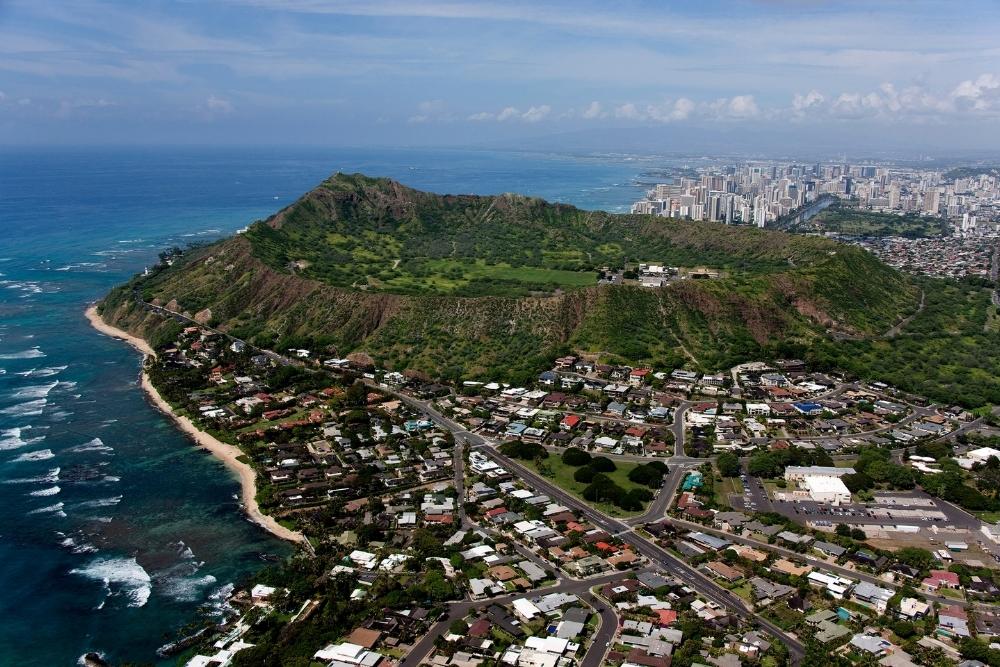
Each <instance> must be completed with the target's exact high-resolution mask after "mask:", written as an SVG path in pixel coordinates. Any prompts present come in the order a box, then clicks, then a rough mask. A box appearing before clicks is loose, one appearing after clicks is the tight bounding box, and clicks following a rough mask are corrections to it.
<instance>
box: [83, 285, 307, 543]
mask: <svg viewBox="0 0 1000 667" xmlns="http://www.w3.org/2000/svg"><path fill="white" fill-rule="evenodd" d="M84 314H85V316H86V317H87V320H88V321H89V322H90V324H91V326H93V327H94V328H95V329H97V331H99V332H100V333H102V334H105V335H106V336H110V337H112V338H117V339H119V340H123V341H125V342H127V343H128V344H129V345H131V346H132V347H134V348H135V349H137V350H139V351H140V352H142V354H143V361H145V359H146V358H147V357H155V356H156V353H155V352H154V351H153V349H152V348H151V347H150V346H149V344H148V343H147V342H146V341H145V340H143V339H142V338H139V337H137V336H133V335H131V334H129V333H128V332H126V331H122V330H121V329H118V328H117V327H113V326H111V325H110V324H108V323H107V322H105V321H104V320H103V319H102V318H101V316H100V315H99V314H98V313H97V306H96V305H94V304H92V305H90V306H89V307H88V308H87V310H86V311H85V313H84ZM140 385H141V386H142V389H143V391H144V392H145V393H146V396H147V397H148V398H149V400H150V402H151V403H152V404H153V405H154V406H155V407H156V408H157V409H158V410H159V411H160V412H163V413H164V414H166V415H167V416H168V417H170V418H171V419H172V420H173V422H174V423H175V424H176V425H177V427H178V428H179V429H180V430H181V431H183V432H184V434H185V435H186V436H188V437H189V438H191V439H192V440H193V441H194V442H195V443H196V444H197V445H198V446H199V447H204V448H205V449H207V450H208V451H209V452H211V453H212V455H213V456H215V457H216V458H218V459H219V460H221V461H222V462H223V463H224V464H225V466H226V467H227V468H229V470H230V471H232V472H233V473H235V474H236V476H237V477H238V478H239V480H240V489H241V498H242V500H243V507H244V511H245V512H246V514H247V516H248V517H249V518H250V520H251V521H252V522H254V523H256V524H257V525H259V526H260V527H261V528H263V529H264V530H266V531H268V532H269V533H271V534H272V535H274V536H275V537H279V538H281V539H283V540H288V541H289V542H295V543H306V538H305V536H304V535H303V534H302V533H300V532H298V531H294V530H291V529H290V528H286V527H285V526H282V525H281V524H280V523H278V522H277V521H276V520H275V519H274V518H273V517H270V516H268V515H266V514H264V513H263V512H262V511H261V510H260V506H259V505H258V504H257V473H256V472H255V471H254V469H253V468H252V467H251V466H250V465H249V464H247V463H244V462H243V461H240V460H239V459H238V458H237V457H239V456H241V455H242V454H243V452H242V451H240V449H239V448H238V447H236V446H234V445H230V444H228V443H225V442H222V441H221V440H218V439H217V438H215V437H214V436H212V435H211V434H209V433H206V432H204V431H202V430H200V429H199V428H198V427H197V426H196V425H195V424H194V422H192V421H191V420H190V419H189V418H187V417H184V416H182V415H178V414H177V413H175V412H174V411H173V408H171V407H170V404H169V403H167V402H166V401H165V400H164V399H163V397H162V396H160V392H158V391H157V390H156V387H154V386H153V383H152V382H151V381H150V379H149V375H148V374H147V373H146V370H145V365H144V367H143V371H142V376H141V381H140Z"/></svg>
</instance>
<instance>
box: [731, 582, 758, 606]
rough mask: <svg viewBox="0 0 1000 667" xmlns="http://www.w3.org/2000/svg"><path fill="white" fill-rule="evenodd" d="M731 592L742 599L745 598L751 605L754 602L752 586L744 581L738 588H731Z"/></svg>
mask: <svg viewBox="0 0 1000 667" xmlns="http://www.w3.org/2000/svg"><path fill="white" fill-rule="evenodd" d="M730 590H731V591H732V592H733V593H736V594H737V595H739V596H740V597H741V598H743V599H744V600H746V601H747V602H750V603H752V602H753V591H752V590H750V584H748V583H747V582H745V581H744V582H743V583H742V584H740V585H739V586H737V587H736V588H731V589H730Z"/></svg>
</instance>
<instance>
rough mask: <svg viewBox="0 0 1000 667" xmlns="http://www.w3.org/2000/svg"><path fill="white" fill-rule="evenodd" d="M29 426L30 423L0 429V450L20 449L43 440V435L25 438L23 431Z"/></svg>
mask: <svg viewBox="0 0 1000 667" xmlns="http://www.w3.org/2000/svg"><path fill="white" fill-rule="evenodd" d="M30 428H31V426H30V425H29V426H17V427H15V428H5V429H3V430H2V431H0V452H2V451H7V450H10V449H20V448H21V447H26V446H27V445H33V444H35V443H37V442H41V441H42V440H45V436H44V435H39V436H35V437H34V438H25V437H24V432H25V431H27V430H29V429H30Z"/></svg>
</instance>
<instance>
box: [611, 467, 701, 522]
mask: <svg viewBox="0 0 1000 667" xmlns="http://www.w3.org/2000/svg"><path fill="white" fill-rule="evenodd" d="M696 465H698V464H697V463H672V464H671V465H670V472H668V473H667V474H666V476H664V478H663V486H661V487H660V491H659V493H657V495H656V497H655V498H653V501H652V502H651V503H650V504H649V507H648V508H647V509H646V512H645V513H644V514H642V515H640V516H636V517H632V518H631V519H626V520H625V523H627V524H628V525H630V526H641V525H642V524H644V523H652V522H654V521H659V520H660V519H662V518H663V517H664V516H665V515H666V513H667V508H668V507H670V503H671V501H672V500H673V499H674V496H676V495H677V488H678V487H679V486H680V485H681V482H682V481H684V478H685V477H686V476H687V473H688V470H690V469H691V468H692V467H694V466H696Z"/></svg>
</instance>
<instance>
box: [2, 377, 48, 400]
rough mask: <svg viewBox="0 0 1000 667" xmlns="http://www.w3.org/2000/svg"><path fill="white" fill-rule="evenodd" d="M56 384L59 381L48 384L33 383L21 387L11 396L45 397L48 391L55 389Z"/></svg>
mask: <svg viewBox="0 0 1000 667" xmlns="http://www.w3.org/2000/svg"><path fill="white" fill-rule="evenodd" d="M58 385H59V381H58V380H57V381H55V382H51V383H49V384H34V385H29V386H27V387H21V388H20V389H18V390H17V391H15V392H14V393H13V394H11V398H45V397H46V396H48V395H49V392H50V391H52V390H53V389H55V388H56V387H57V386H58Z"/></svg>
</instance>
